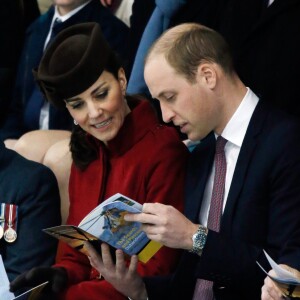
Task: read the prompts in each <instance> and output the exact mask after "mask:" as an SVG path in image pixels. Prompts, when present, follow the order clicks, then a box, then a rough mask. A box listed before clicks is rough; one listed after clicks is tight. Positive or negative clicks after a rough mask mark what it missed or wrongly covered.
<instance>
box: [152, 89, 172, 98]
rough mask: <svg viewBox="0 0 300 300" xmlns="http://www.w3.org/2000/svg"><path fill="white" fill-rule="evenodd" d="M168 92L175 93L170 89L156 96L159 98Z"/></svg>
mask: <svg viewBox="0 0 300 300" xmlns="http://www.w3.org/2000/svg"><path fill="white" fill-rule="evenodd" d="M167 93H174V91H172V90H169V91H161V92H160V93H159V94H158V95H157V96H156V98H159V97H165V96H166V94H167Z"/></svg>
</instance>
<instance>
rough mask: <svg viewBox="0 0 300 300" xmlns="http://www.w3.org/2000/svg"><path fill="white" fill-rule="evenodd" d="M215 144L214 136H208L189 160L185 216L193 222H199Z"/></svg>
mask: <svg viewBox="0 0 300 300" xmlns="http://www.w3.org/2000/svg"><path fill="white" fill-rule="evenodd" d="M215 143H216V140H215V137H214V134H213V133H211V134H209V135H208V136H207V137H206V138H205V139H203V140H202V141H201V143H200V144H199V145H198V146H197V148H196V149H195V150H194V151H193V152H192V154H191V157H190V160H189V167H188V174H187V180H186V186H185V215H186V216H187V217H188V218H189V219H190V220H192V221H194V222H199V210H200V207H201V203H202V198H203V193H204V189H205V186H206V182H207V178H208V176H209V173H210V170H211V167H212V164H213V159H214V152H215V151H214V149H215ZM199 200H200V201H199Z"/></svg>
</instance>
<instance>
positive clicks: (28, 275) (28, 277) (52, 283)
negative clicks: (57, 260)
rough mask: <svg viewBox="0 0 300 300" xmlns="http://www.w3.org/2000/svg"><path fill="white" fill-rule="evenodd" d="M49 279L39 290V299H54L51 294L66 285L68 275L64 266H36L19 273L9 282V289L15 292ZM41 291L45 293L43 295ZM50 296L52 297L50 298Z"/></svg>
mask: <svg viewBox="0 0 300 300" xmlns="http://www.w3.org/2000/svg"><path fill="white" fill-rule="evenodd" d="M46 281H49V283H48V284H47V286H46V287H45V288H44V289H43V290H42V292H41V296H40V297H41V299H54V298H55V296H54V295H53V294H55V293H58V292H60V291H62V290H63V289H65V288H66V287H67V282H68V275H67V271H66V270H65V269H64V268H55V267H53V268H52V267H36V268H33V269H31V270H29V271H28V272H24V273H23V274H21V275H19V276H18V277H17V278H16V279H15V280H14V281H12V282H11V283H10V291H11V292H16V291H18V290H21V289H23V288H26V287H35V286H37V285H39V284H41V283H44V282H46ZM43 292H44V293H45V295H43ZM51 297H52V298H51Z"/></svg>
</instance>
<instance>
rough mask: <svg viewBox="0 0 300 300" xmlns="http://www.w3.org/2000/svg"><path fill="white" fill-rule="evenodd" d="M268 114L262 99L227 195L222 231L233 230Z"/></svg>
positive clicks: (251, 123) (245, 139)
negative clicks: (232, 226)
mask: <svg viewBox="0 0 300 300" xmlns="http://www.w3.org/2000/svg"><path fill="white" fill-rule="evenodd" d="M266 116H267V108H265V105H264V103H263V101H262V100H260V101H259V103H258V104H257V107H256V109H255V110H254V113H253V115H252V118H251V121H250V123H249V126H248V129H247V132H246V135H245V138H244V141H243V144H242V147H241V150H240V154H239V157H238V160H237V163H236V167H235V170H234V174H233V178H232V182H231V185H230V189H229V193H228V197H227V202H226V207H225V210H224V214H223V217H222V224H221V231H223V230H226V231H227V232H228V233H229V232H230V231H231V224H232V221H233V218H234V212H235V208H236V204H237V201H238V199H239V197H240V193H241V191H242V188H243V185H244V183H245V182H246V181H247V180H249V179H248V178H247V171H248V168H249V165H250V164H251V160H252V158H253V156H254V151H255V148H256V145H257V140H258V136H259V134H260V132H261V130H262V128H263V123H264V120H265V118H266ZM223 228H224V229H223Z"/></svg>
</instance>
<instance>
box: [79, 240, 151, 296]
mask: <svg viewBox="0 0 300 300" xmlns="http://www.w3.org/2000/svg"><path fill="white" fill-rule="evenodd" d="M84 247H85V248H86V249H87V250H88V253H89V260H90V263H91V265H92V266H93V267H94V268H95V269H96V270H97V271H98V272H99V273H100V274H101V275H102V276H103V277H104V278H105V280H106V281H108V282H109V283H111V284H112V285H113V286H114V287H115V289H116V290H118V291H119V292H120V293H122V294H123V295H125V296H127V297H130V298H132V299H135V300H139V299H140V300H143V299H147V292H146V288H145V285H144V282H143V280H142V278H141V277H140V276H139V274H138V273H137V271H136V270H137V265H138V258H137V256H136V255H133V256H132V257H131V260H130V264H129V267H127V266H126V262H125V259H124V254H123V252H122V250H116V263H114V262H113V259H112V256H111V253H110V249H109V246H108V245H107V244H105V243H102V244H101V255H99V253H98V252H97V251H96V250H95V249H94V247H93V246H92V245H91V244H90V243H88V242H86V243H85V245H84Z"/></svg>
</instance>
